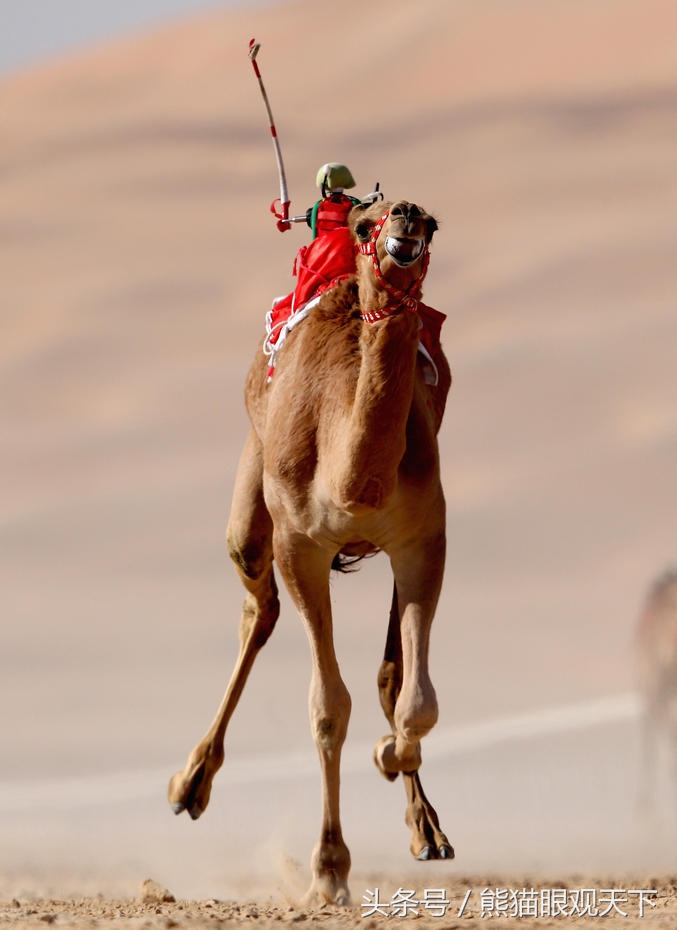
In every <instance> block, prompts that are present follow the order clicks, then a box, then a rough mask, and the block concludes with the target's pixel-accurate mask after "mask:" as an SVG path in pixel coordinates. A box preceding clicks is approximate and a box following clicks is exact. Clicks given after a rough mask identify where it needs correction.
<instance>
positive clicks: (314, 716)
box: [275, 534, 351, 905]
mask: <svg viewBox="0 0 677 930" xmlns="http://www.w3.org/2000/svg"><path fill="white" fill-rule="evenodd" d="M332 555H333V554H327V553H326V552H324V551H323V550H321V549H320V548H319V547H317V546H316V545H315V544H314V543H311V542H310V541H309V540H307V539H306V537H302V536H301V537H299V536H294V537H287V538H280V537H278V535H277V534H276V539H275V558H276V561H277V563H278V566H279V568H280V572H281V573H282V576H283V578H284V581H285V584H286V585H287V588H288V590H289V593H290V595H291V597H292V599H293V600H294V603H295V604H296V607H297V609H298V611H299V613H300V615H301V618H302V620H303V622H304V625H305V628H306V633H307V635H308V641H309V644H310V652H311V657H312V675H311V682H310V693H309V711H310V725H311V730H312V733H313V737H314V739H315V744H316V746H317V751H318V754H319V758H320V768H321V774H322V825H321V829H320V838H319V840H318V842H317V845H316V846H315V849H314V850H313V854H312V858H311V870H312V875H313V880H312V884H311V886H310V889H309V891H308V893H307V895H306V901H307V902H309V903H311V902H319V903H320V904H324V903H328V904H338V905H347V904H349V903H350V892H349V890H348V874H349V872H350V853H349V851H348V847H347V846H346V844H345V842H344V840H343V834H342V831H341V820H340V810H339V794H340V779H341V775H340V765H341V748H342V746H343V743H344V741H345V738H346V733H347V730H348V720H349V717H350V707H351V701H350V695H349V693H348V689H347V688H346V686H345V684H344V682H343V679H342V678H341V673H340V670H339V666H338V661H337V658H336V653H335V651H334V636H333V626H332V616H331V603H330V595H329V573H330V570H331V560H332Z"/></svg>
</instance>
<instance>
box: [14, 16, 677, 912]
mask: <svg viewBox="0 0 677 930" xmlns="http://www.w3.org/2000/svg"><path fill="white" fill-rule="evenodd" d="M676 27H677V14H676V11H675V9H674V5H673V4H671V3H668V2H661V0H646V2H644V3H642V4H637V3H634V2H630V0H603V2H599V3H595V4H572V3H568V2H565V0H553V2H549V3H548V4H543V3H541V2H539V0H513V2H511V3H510V4H500V3H496V2H493V0H473V2H470V0H458V2H454V3H450V2H447V0H426V2H425V3H424V4H422V5H420V4H419V5H410V4H405V3H400V2H395V3H385V2H382V0H375V2H373V3H371V4H368V5H366V4H360V3H357V2H354V0H349V2H347V3H345V4H343V5H342V8H341V23H340V24H338V23H336V21H335V20H334V18H333V16H332V15H330V13H329V12H328V11H325V10H320V9H319V8H318V6H317V5H316V4H314V3H311V2H309V0H290V2H288V3H283V4H279V5H271V6H261V7H258V6H257V7H256V8H255V9H253V10H239V11H234V12H233V11H224V12H222V13H217V14H210V15H206V16H203V17H198V18H196V19H193V20H188V21H185V22H181V23H177V24H176V25H168V26H167V27H166V28H163V29H160V30H155V31H153V32H149V33H144V34H141V35H139V36H137V37H132V38H130V39H127V40H125V41H119V42H115V43H112V44H109V45H104V46H100V47H96V48H92V49H91V50H88V51H87V52H86V53H83V54H80V55H78V56H74V57H72V58H68V59H64V60H55V61H52V62H48V63H46V64H45V65H44V66H42V67H40V68H36V69H32V70H30V71H26V72H23V73H17V74H15V75H11V76H10V77H8V78H7V79H5V80H4V81H3V82H2V84H0V114H2V115H1V117H0V122H1V125H2V140H3V141H2V146H0V280H1V281H2V288H1V291H0V319H1V321H2V339H1V340H0V410H1V414H0V415H1V417H2V432H1V434H0V435H1V440H0V441H1V442H2V450H1V453H0V455H1V460H2V469H3V481H2V485H1V488H2V494H3V499H2V509H1V513H2V523H1V525H0V551H1V553H2V558H1V560H0V573H1V574H0V590H2V625H1V627H0V700H1V702H2V707H3V712H2V718H1V720H2V723H1V744H2V752H1V753H0V900H2V902H3V903H2V907H1V909H0V922H2V923H12V924H14V925H16V926H33V925H38V924H39V923H41V922H51V921H52V920H53V919H56V921H57V923H58V925H59V926H64V927H66V926H70V925H71V924H72V925H74V926H75V925H78V926H79V925H82V924H91V923H92V922H93V921H96V922H97V923H99V924H100V923H102V922H103V923H107V922H108V919H109V918H110V919H113V918H114V919H116V921H122V922H125V921H126V922H127V923H128V924H129V925H130V926H132V925H133V926H142V925H144V924H146V923H147V924H148V925H152V926H162V927H167V926H174V925H179V926H183V925H185V926H204V925H206V924H207V923H209V924H210V925H211V924H212V922H213V920H214V919H215V920H216V921H217V922H219V921H222V922H225V921H226V920H228V921H229V925H231V926H244V925H245V924H247V925H249V924H250V923H251V922H252V919H253V916H254V915H253V912H252V913H251V914H250V913H249V911H252V909H254V910H256V911H257V914H258V920H257V925H259V926H262V927H265V926H268V924H270V925H271V926H272V924H273V922H278V920H282V921H283V922H284V921H288V922H290V921H295V922H301V921H303V920H311V919H317V920H318V921H325V922H327V923H328V924H329V925H334V924H337V925H338V924H341V923H342V924H343V925H346V924H350V923H351V921H352V922H357V923H359V925H361V926H367V925H368V924H369V921H370V920H371V921H376V923H377V925H378V923H379V922H380V920H381V919H382V918H381V917H380V916H379V915H376V916H373V917H370V918H363V917H362V916H361V913H360V910H359V905H360V903H361V902H362V896H363V894H364V893H365V891H366V890H367V889H373V886H380V887H381V888H382V889H385V890H386V894H387V897H388V898H390V895H392V894H393V893H394V892H395V891H396V890H397V889H398V888H405V889H406V888H410V889H416V891H417V893H418V894H421V893H422V892H423V890H424V889H425V888H445V889H446V890H447V893H448V896H453V900H454V902H458V900H459V896H460V900H462V899H463V895H464V894H465V891H466V890H467V889H470V888H472V889H474V894H473V899H472V900H473V902H474V904H475V907H474V908H472V909H471V910H470V911H469V912H468V913H466V914H464V916H463V917H462V918H456V917H455V916H453V915H452V914H451V911H450V913H449V914H447V915H446V917H445V918H444V919H440V918H436V917H433V916H429V915H428V916H421V917H420V918H419V924H418V925H419V926H427V924H428V923H430V924H431V925H434V926H445V927H446V926H457V925H463V926H482V927H490V926H492V919H491V918H487V917H481V916H480V911H479V909H478V907H477V904H478V901H479V894H480V892H481V890H482V889H483V888H485V887H499V888H512V889H514V890H517V889H521V888H526V887H532V886H533V887H535V888H539V889H545V888H550V887H567V888H595V889H604V888H609V887H618V888H625V889H629V888H635V889H642V888H653V889H655V890H657V891H658V892H659V894H658V906H657V907H656V908H655V909H650V911H649V912H648V913H647V914H646V915H645V916H644V917H643V918H641V919H640V918H639V917H638V916H637V911H636V908H635V909H634V910H633V909H632V908H631V909H630V910H631V913H630V916H628V917H627V918H621V917H620V915H618V919H619V920H620V921H621V925H622V926H624V927H630V926H634V925H637V926H640V925H641V926H643V927H645V926H647V927H648V926H672V925H674V922H675V919H676V915H677V903H676V902H675V896H674V888H675V885H677V881H675V880H673V878H672V876H674V875H677V859H676V852H677V850H676V849H675V844H674V841H673V837H674V835H675V834H674V810H672V809H671V808H670V809H667V810H666V809H665V808H660V807H659V808H658V810H657V812H656V813H654V815H653V816H651V817H649V816H647V815H645V814H644V813H643V812H641V811H638V810H637V807H636V803H635V802H636V773H637V766H638V758H637V755H638V754H637V746H638V729H637V717H638V707H637V704H636V700H635V698H634V688H635V684H634V670H633V656H632V634H633V628H634V624H635V622H636V619H637V614H638V610H639V607H640V603H641V600H642V598H643V595H644V592H645V590H646V587H647V585H648V584H649V582H650V581H651V580H652V579H653V577H654V576H655V575H656V574H657V573H658V572H660V571H661V570H662V569H663V568H664V567H665V566H666V565H668V564H670V563H674V562H675V560H677V542H676V540H677V533H676V526H677V495H676V493H675V473H676V465H677V406H676V405H675V397H677V366H676V365H675V346H676V345H677V308H676V304H675V301H676V297H675V295H676V294H677V264H676V263H675V258H674V256H675V253H676V251H677V219H676V216H677V213H676V211H675V196H676V194H677V180H676V176H675V171H674V166H675V164H676V163H677V119H676V117H677V112H676V111H677V59H675V56H674V34H675V28H676ZM252 36H256V38H257V39H259V40H260V41H261V42H262V43H263V46H262V51H261V54H260V63H261V67H262V71H263V74H264V78H265V80H266V84H267V87H268V90H269V94H270V96H271V101H272V104H273V109H274V113H275V117H276V122H277V125H278V129H279V132H280V138H281V142H282V146H283V151H284V155H285V159H286V163H287V168H288V175H289V187H290V192H291V196H292V211H293V212H298V213H300V212H303V211H304V210H305V208H306V207H307V206H309V205H310V204H311V203H312V202H313V201H314V199H315V197H316V191H315V189H314V187H313V179H314V177H315V173H316V171H317V168H318V167H319V165H321V164H322V163H324V162H325V161H328V160H339V161H344V162H346V163H347V164H349V165H350V167H351V169H352V171H353V173H354V174H355V176H356V178H357V181H358V193H363V194H366V193H367V192H368V191H370V190H371V189H372V187H373V184H374V182H375V181H376V180H379V181H380V183H381V187H382V189H383V191H384V192H385V194H386V196H387V197H389V198H400V197H404V198H406V199H409V200H413V201H417V202H419V203H421V204H423V205H424V206H425V207H426V208H427V209H428V210H429V211H430V212H432V213H434V214H435V215H436V216H437V217H438V220H439V223H440V231H439V233H438V234H437V235H436V241H435V244H434V252H433V255H432V261H431V267H430V272H429V275H428V279H427V282H426V289H425V295H424V296H425V300H426V302H427V303H429V304H431V305H433V306H436V307H438V308H439V309H441V310H442V311H444V312H445V313H446V314H447V315H448V319H447V322H446V323H445V326H444V330H443V343H444V347H445V350H446V353H447V355H448V357H449V360H450V363H451V367H452V371H453V376H454V384H453V387H452V391H451V395H450V400H449V405H448V408H447V415H446V419H445V423H444V425H443V428H442V432H441V436H440V442H441V457H442V467H443V481H444V487H445V493H446V499H447V507H448V536H449V550H448V562H447V573H446V581H445V588H444V591H443V595H442V599H441V602H440V606H439V608H438V613H437V619H436V623H435V627H434V631H433V652H432V663H431V665H432V677H433V681H434V683H435V686H436V688H437V692H438V699H439V704H440V708H441V716H440V722H439V725H438V729H439V734H440V736H439V740H438V743H435V741H434V740H435V735H434V734H431V736H430V737H429V741H430V742H429V747H430V749H429V751H428V754H427V755H426V745H425V744H424V768H423V774H424V776H425V779H424V780H425V784H426V790H427V791H428V793H429V794H430V796H431V798H432V800H433V801H434V803H435V805H436V807H437V809H438V812H439V813H440V817H441V820H442V825H443V827H444V829H445V831H446V832H447V833H448V835H449V837H450V839H451V841H452V842H453V843H454V846H455V848H456V859H455V860H454V862H452V863H449V864H444V866H442V864H437V865H433V866H431V867H430V868H431V870H432V871H426V867H425V866H421V868H419V867H418V866H419V864H418V863H414V862H413V861H412V860H411V858H410V857H409V853H408V849H407V845H408V831H407V830H406V828H405V826H404V824H403V823H402V817H403V813H404V798H403V793H402V789H401V786H400V785H399V784H398V783H395V784H394V785H388V784H386V783H385V782H384V781H383V780H382V779H381V778H380V777H379V776H378V774H377V772H376V770H375V769H374V767H373V765H372V763H371V759H370V753H371V748H370V747H371V746H373V744H374V743H375V742H376V740H377V739H378V738H379V737H380V736H382V735H383V734H384V733H385V729H384V728H385V726H386V724H385V721H384V720H383V718H382V714H381V711H380V708H379V706H378V698H377V692H376V683H375V679H376V672H377V669H378V665H379V661H380V657H381V650H382V648H383V641H384V638H385V625H386V619H387V611H388V606H389V593H390V579H389V572H388V566H387V564H386V563H385V561H384V560H383V559H380V558H377V559H374V560H372V561H371V562H370V563H368V564H366V565H365V566H364V568H363V569H362V570H361V571H360V573H359V574H357V575H355V576H352V577H349V578H339V579H337V580H336V581H335V583H334V593H335V605H336V628H337V629H336V635H337V651H338V654H339V658H340V661H341V665H342V671H343V674H344V677H345V680H346V682H347V684H348V686H349V688H350V690H351V694H352V697H353V715H352V719H351V725H350V731H349V738H348V743H347V746H346V760H347V761H346V768H345V777H344V784H343V790H344V796H343V811H344V814H343V816H344V830H345V834H346V839H347V841H348V843H349V845H350V847H351V852H352V855H353V865H354V872H353V881H352V887H353V898H354V901H355V909H354V910H352V911H349V912H346V913H345V914H343V915H341V916H340V917H339V916H338V915H337V914H336V913H334V911H333V909H329V910H327V909H324V910H318V909H315V910H308V909H304V908H303V906H302V905H301V904H300V903H299V902H300V894H301V892H302V891H303V889H304V887H305V886H306V885H307V883H308V859H309V855H310V850H311V848H312V845H313V843H314V841H315V838H316V835H315V834H316V830H317V829H318V824H319V813H318V805H319V796H318V791H319V778H318V776H317V772H316V763H315V756H314V749H313V747H312V742H311V738H310V733H309V728H308V724H307V709H306V693H307V686H308V675H309V669H310V665H309V660H308V650H307V645H306V642H305V638H304V634H303V631H302V629H301V625H300V624H299V623H298V621H297V618H296V617H295V615H294V611H293V609H292V608H291V607H290V605H289V601H288V599H285V600H284V602H283V613H282V617H281V620H280V623H279V625H278V629H277V630H276V632H275V635H274V637H273V638H272V639H271V642H270V643H269V644H268V646H267V647H266V650H265V652H264V653H263V654H262V656H261V657H260V659H259V661H258V664H257V666H256V668H255V670H254V672H253V674H252V677H251V680H250V682H249V685H248V689H247V690H246V692H245V695H244V698H243V700H242V702H241V705H240V708H239V709H238V713H237V714H236V716H235V718H234V720H233V723H232V726H231V729H230V732H229V735H228V745H227V759H226V764H225V765H224V768H223V770H222V772H221V773H220V774H219V776H218V778H217V784H216V786H215V792H214V796H213V799H212V802H211V807H210V809H209V810H208V811H207V812H206V814H205V815H204V817H203V818H202V819H201V820H200V821H199V822H198V823H195V824H193V823H191V822H189V821H187V820H186V819H185V818H174V817H173V815H172V814H171V811H170V810H169V807H168V805H167V804H166V801H165V790H166V784H167V781H168V779H169V776H170V775H171V774H172V773H173V772H174V771H175V770H177V769H178V768H180V767H182V766H183V764H184V760H185V757H186V754H187V753H188V751H189V750H190V748H191V747H192V746H193V744H194V743H195V741H196V740H197V739H198V738H199V736H200V735H201V734H202V732H203V730H204V729H205V728H206V726H207V725H208V723H209V720H210V719H211V716H212V714H213V712H214V711H215V709H216V706H217V704H218V702H219V700H220V697H221V695H222V692H223V689H224V687H225V684H226V680H227V677H228V675H229V673H230V669H231V667H232V663H233V661H234V657H235V653H236V648H237V633H236V630H237V622H238V618H239V607H240V603H241V599H242V593H241V591H240V589H239V586H238V583H237V581H236V578H235V574H234V572H233V570H232V569H231V567H230V565H229V564H228V559H227V555H226V553H225V546H224V544H223V539H224V530H225V524H226V519H227V513H228V506H229V500H230V495H231V492H232V486H233V479H234V474H235V469H236V466H237V461H238V457H239V452H240V448H241V445H242V442H243V439H244V436H245V433H246V419H245V414H244V409H243V404H242V385H243V381H244V377H245V374H246V370H247V367H248V364H249V361H250V359H251V357H252V355H253V353H254V351H255V349H256V346H257V343H258V341H259V340H260V338H261V336H262V334H263V321H264V314H265V311H266V310H267V309H268V307H269V305H270V301H271V299H272V298H273V297H274V296H275V295H277V294H281V293H284V292H285V291H287V290H289V289H290V287H291V285H292V279H291V276H290V272H291V264H292V260H293V257H294V254H295V252H296V249H297V248H298V247H299V246H300V245H301V244H302V243H303V242H304V241H306V239H307V232H306V231H304V229H303V228H301V227H296V228H295V229H294V230H293V231H291V232H288V233H285V234H284V235H281V234H280V233H279V232H278V231H277V230H276V229H275V227H274V223H273V219H272V217H271V216H270V214H269V213H268V205H269V203H270V201H272V200H273V198H274V197H275V196H277V193H278V188H277V179H276V173H275V165H274V159H273V153H272V147H271V144H270V138H269V134H268V128H267V125H266V120H265V114H264V110H263V104H262V102H261V99H260V97H259V92H258V88H257V86H256V82H255V80H254V78H253V75H252V73H251V68H250V66H249V64H248V61H247V45H248V42H249V39H250V38H251V37H252ZM558 708H560V709H561V708H563V709H564V710H563V711H562V714H563V717H562V718H561V719H562V720H563V721H564V723H562V724H561V726H560V725H559V724H558V725H557V726H555V724H554V723H553V721H555V722H556V721H557V720H559V719H560V718H559V717H557V715H556V714H555V716H552V715H551V711H553V713H554V712H555V711H557V709H558ZM588 708H589V709H590V714H589V716H588V718H586V709H588ZM539 714H540V715H541V716H539ZM534 715H536V716H534ZM525 721H526V722H525ZM560 723H561V721H560ZM290 862H291V863H293V868H291V872H290V868H289V867H288V864H289V863H290ZM297 872H298V874H297ZM290 875H291V877H290ZM148 876H151V877H152V878H154V879H155V880H157V881H158V882H160V883H161V884H162V885H163V886H166V887H168V888H169V889H171V891H172V893H173V895H174V896H175V897H176V899H177V900H176V902H174V903H164V904H157V905H151V904H141V903H140V902H139V900H138V893H139V892H138V889H139V886H140V883H141V881H142V880H143V879H144V878H146V877H148ZM428 876H430V877H428ZM57 902H64V903H57ZM290 908H291V910H289V909H290ZM156 909H157V912H156ZM383 919H384V918H383ZM410 919H411V918H407V919H403V920H402V923H403V924H408V922H409V920H410ZM388 920H389V921H390V923H391V924H394V923H395V922H396V918H393V917H391V918H388ZM544 920H546V919H545V918H544ZM504 921H505V917H503V918H499V919H498V922H499V923H501V922H504ZM560 922H561V920H560ZM590 922H594V918H592V917H589V918H586V917H581V918H575V917H573V916H569V917H567V919H566V921H565V925H566V926H572V927H573V926H578V925H579V924H580V925H583V924H585V925H587V924H588V923H590ZM543 925H547V922H544V923H543Z"/></svg>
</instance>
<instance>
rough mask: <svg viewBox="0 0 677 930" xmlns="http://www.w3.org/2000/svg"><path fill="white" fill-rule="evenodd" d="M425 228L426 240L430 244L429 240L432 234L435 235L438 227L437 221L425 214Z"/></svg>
mask: <svg viewBox="0 0 677 930" xmlns="http://www.w3.org/2000/svg"><path fill="white" fill-rule="evenodd" d="M425 228H426V238H427V240H428V242H430V240H431V239H432V237H433V233H436V232H437V230H438V229H439V228H440V227H439V226H438V225H437V220H436V219H435V217H434V216H428V215H427V214H426V217H425Z"/></svg>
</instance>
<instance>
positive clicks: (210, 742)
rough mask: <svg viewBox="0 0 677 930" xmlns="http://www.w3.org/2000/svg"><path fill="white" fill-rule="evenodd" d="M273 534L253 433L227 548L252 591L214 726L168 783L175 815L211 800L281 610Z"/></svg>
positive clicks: (236, 493)
mask: <svg viewBox="0 0 677 930" xmlns="http://www.w3.org/2000/svg"><path fill="white" fill-rule="evenodd" d="M272 535H273V524H272V520H271V519H270V514H269V513H268V510H267V508H266V505H265V502H264V499H263V484H262V459H261V449H260V444H259V442H258V439H257V438H256V436H255V435H254V433H253V432H252V433H251V434H250V436H249V438H248V440H247V443H246V444H245V448H244V451H243V453H242V457H241V459H240V465H239V468H238V474H237V479H236V483H235V491H234V494H233V506H232V510H231V516H230V521H229V524H228V533H227V538H228V551H229V553H230V556H231V558H232V559H233V561H234V563H235V566H236V568H237V570H238V574H239V576H240V579H241V580H242V583H243V584H244V586H245V588H246V590H247V594H246V597H245V601H244V605H243V608H242V616H241V619H240V649H239V654H238V658H237V661H236V664H235V668H234V670H233V674H232V676H231V679H230V682H229V683H228V687H227V689H226V693H225V695H224V697H223V700H222V701H221V704H220V706H219V709H218V711H217V713H216V716H215V717H214V720H213V721H212V723H211V726H210V727H209V729H208V730H207V733H206V734H205V736H204V737H203V738H202V739H201V740H200V742H199V743H198V744H197V746H196V747H195V749H193V751H192V752H191V754H190V756H189V757H188V762H187V763H186V766H185V768H184V769H183V771H181V772H177V773H176V775H174V776H173V777H172V779H171V781H170V782H169V791H168V794H169V803H170V804H171V806H172V809H173V810H174V813H176V814H180V813H181V812H182V811H184V810H187V811H188V813H189V814H190V816H191V817H192V819H193V820H197V818H198V817H199V816H200V815H201V814H202V813H203V811H204V810H205V808H206V807H207V804H208V803H209V798H210V795H211V790H212V782H213V780H214V776H215V775H216V773H217V772H218V770H219V769H220V768H221V765H222V764H223V758H224V748H223V742H224V738H225V734H226V728H227V726H228V722H229V720H230V718H231V716H232V714H233V711H234V710H235V707H236V706H237V703H238V701H239V699H240V696H241V694H242V691H243V689H244V686H245V683H246V681H247V678H248V676H249V672H250V671H251V668H252V666H253V664H254V660H255V659H256V656H257V655H258V653H259V650H260V649H261V648H262V646H263V645H264V644H265V643H266V641H267V640H268V637H269V636H270V634H271V633H272V631H273V628H274V626H275V623H276V621H277V618H278V615H279V612H280V604H279V600H278V596H277V586H276V584H275V577H274V575H273V550H272Z"/></svg>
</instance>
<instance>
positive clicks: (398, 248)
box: [386, 236, 425, 268]
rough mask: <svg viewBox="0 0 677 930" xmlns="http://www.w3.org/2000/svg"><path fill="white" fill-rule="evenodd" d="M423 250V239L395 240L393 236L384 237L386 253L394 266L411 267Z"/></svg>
mask: <svg viewBox="0 0 677 930" xmlns="http://www.w3.org/2000/svg"><path fill="white" fill-rule="evenodd" d="M424 248H425V239H423V238H420V239H397V238H395V237H394V236H386V252H387V253H388V255H390V257H391V258H392V260H393V261H394V262H395V264H396V265H399V266H400V267H401V268H406V267H407V266H408V265H413V264H414V262H415V261H417V260H418V259H419V258H420V257H421V255H422V254H423V249H424Z"/></svg>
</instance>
